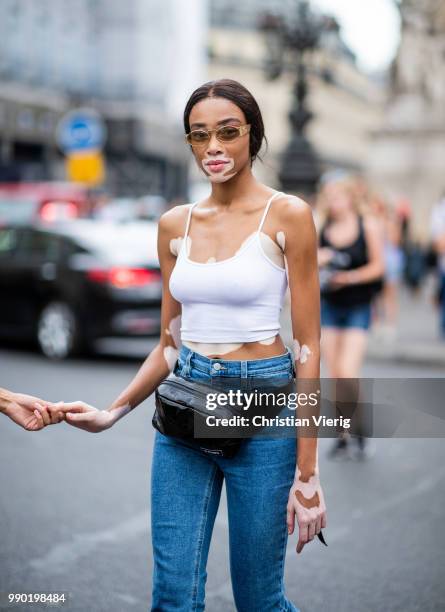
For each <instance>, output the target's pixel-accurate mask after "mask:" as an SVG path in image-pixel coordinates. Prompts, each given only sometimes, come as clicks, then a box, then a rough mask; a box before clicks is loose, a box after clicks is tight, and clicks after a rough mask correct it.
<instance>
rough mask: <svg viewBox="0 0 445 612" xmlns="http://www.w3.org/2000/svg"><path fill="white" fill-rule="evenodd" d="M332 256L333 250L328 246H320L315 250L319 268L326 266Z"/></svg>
mask: <svg viewBox="0 0 445 612" xmlns="http://www.w3.org/2000/svg"><path fill="white" fill-rule="evenodd" d="M333 257H334V251H333V250H332V249H330V248H329V247H320V248H319V249H318V250H317V261H318V265H319V267H320V268H322V267H323V266H326V265H327V264H328V263H329V262H330V261H331V259H332V258H333Z"/></svg>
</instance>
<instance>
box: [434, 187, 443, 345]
mask: <svg viewBox="0 0 445 612" xmlns="http://www.w3.org/2000/svg"><path fill="white" fill-rule="evenodd" d="M431 239H432V243H433V249H434V251H435V253H436V255H437V266H438V269H437V273H438V292H437V301H438V304H439V329H440V334H441V337H442V339H444V340H445V192H444V194H443V195H442V198H441V199H440V200H439V202H437V204H435V206H434V207H433V209H432V212H431Z"/></svg>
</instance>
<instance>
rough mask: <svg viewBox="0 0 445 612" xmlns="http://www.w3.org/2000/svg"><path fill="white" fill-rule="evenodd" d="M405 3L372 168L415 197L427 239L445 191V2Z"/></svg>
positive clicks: (416, 222)
mask: <svg viewBox="0 0 445 612" xmlns="http://www.w3.org/2000/svg"><path fill="white" fill-rule="evenodd" d="M399 8H400V12H401V18H402V31H401V39H400V46H399V49H398V53H397V57H396V59H395V61H394V64H393V67H392V78H391V87H390V94H389V97H388V100H387V103H386V108H385V115H384V116H385V120H384V122H383V124H382V127H381V128H380V129H379V130H377V131H375V132H374V134H373V145H372V147H371V148H370V157H369V162H368V174H369V176H370V177H371V178H372V179H373V180H374V181H375V182H377V183H378V184H379V185H380V186H381V187H382V188H383V189H384V190H385V191H386V192H387V193H388V195H390V196H392V198H393V199H397V198H408V199H409V201H410V203H411V207H412V215H413V223H412V228H413V237H414V238H417V239H419V240H422V241H425V240H427V238H428V233H429V215H430V209H431V207H432V205H433V204H434V203H435V202H436V201H437V200H438V199H439V197H440V196H441V195H442V194H443V193H444V192H445V4H444V2H443V1H442V0H402V1H401V2H400V4H399Z"/></svg>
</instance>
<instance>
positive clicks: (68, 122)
mask: <svg viewBox="0 0 445 612" xmlns="http://www.w3.org/2000/svg"><path fill="white" fill-rule="evenodd" d="M56 138H57V144H58V145H59V147H60V148H61V149H62V151H64V152H65V153H71V152H74V151H87V150H88V149H101V148H102V147H103V145H104V143H105V138H106V129H105V124H104V122H103V120H102V118H101V116H100V115H99V114H98V113H97V112H96V111H95V110H93V109H90V108H78V109H75V110H72V111H70V112H68V113H67V114H66V115H64V116H63V117H62V119H61V120H60V122H59V124H58V126H57V131H56Z"/></svg>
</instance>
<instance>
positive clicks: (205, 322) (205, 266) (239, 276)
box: [169, 192, 288, 343]
mask: <svg viewBox="0 0 445 612" xmlns="http://www.w3.org/2000/svg"><path fill="white" fill-rule="evenodd" d="M278 195H282V194H281V193H280V192H276V193H274V194H273V195H272V197H271V198H269V200H268V202H267V204H266V208H265V210H264V213H263V216H262V219H261V223H260V225H259V228H258V230H257V231H256V233H255V234H253V235H252V236H251V237H250V238H249V239H248V240H247V241H246V243H245V244H244V245H243V246H242V248H241V249H240V250H239V251H238V252H237V253H236V254H235V255H234V256H233V257H230V258H229V259H223V260H221V261H216V262H213V263H199V262H196V261H192V260H191V259H189V257H188V256H187V249H186V243H187V235H188V231H189V226H190V221H191V216H192V210H193V208H194V206H196V204H197V202H195V203H194V204H192V205H191V206H190V210H189V214H188V218H187V225H186V228H185V234H184V238H183V240H182V243H181V247H180V249H179V253H178V255H177V260H176V264H175V266H174V268H173V270H172V273H171V276H170V284H169V287H170V292H171V294H172V296H173V297H174V298H175V299H176V300H177V301H178V302H180V303H181V304H182V317H181V340H190V341H191V342H212V343H213V342H255V341H258V340H265V339H266V338H270V337H271V336H274V335H276V334H277V333H278V332H279V330H280V312H281V309H282V307H283V301H284V295H285V293H286V288H287V284H288V280H287V275H286V270H285V269H284V268H281V267H279V266H277V265H276V264H275V263H274V262H272V261H271V260H270V259H269V258H268V257H267V255H266V254H265V253H264V251H263V249H262V247H261V242H260V232H261V228H262V226H263V223H264V220H265V218H266V215H267V212H268V210H269V207H270V204H271V202H272V200H273V199H274V198H276V197H277V196H278Z"/></svg>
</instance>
